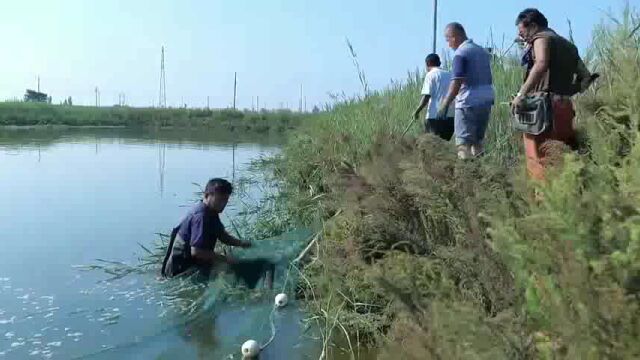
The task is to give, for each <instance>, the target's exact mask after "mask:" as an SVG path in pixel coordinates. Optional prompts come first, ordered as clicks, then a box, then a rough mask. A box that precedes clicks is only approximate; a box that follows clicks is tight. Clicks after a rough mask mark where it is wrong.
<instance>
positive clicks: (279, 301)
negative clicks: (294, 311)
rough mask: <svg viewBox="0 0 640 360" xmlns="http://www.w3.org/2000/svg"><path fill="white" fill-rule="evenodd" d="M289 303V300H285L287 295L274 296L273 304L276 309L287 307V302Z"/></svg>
mask: <svg viewBox="0 0 640 360" xmlns="http://www.w3.org/2000/svg"><path fill="white" fill-rule="evenodd" d="M288 301H289V299H288V298H287V294H284V293H280V294H278V295H276V300H275V304H276V306H277V307H279V308H280V307H284V306H287V302H288Z"/></svg>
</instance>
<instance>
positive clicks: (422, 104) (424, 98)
mask: <svg viewBox="0 0 640 360" xmlns="http://www.w3.org/2000/svg"><path fill="white" fill-rule="evenodd" d="M430 98H431V96H430V95H422V97H421V98H420V104H418V107H417V108H416V111H414V112H413V118H414V119H417V118H418V117H419V116H420V112H421V111H422V110H424V108H425V107H427V104H429V99H430Z"/></svg>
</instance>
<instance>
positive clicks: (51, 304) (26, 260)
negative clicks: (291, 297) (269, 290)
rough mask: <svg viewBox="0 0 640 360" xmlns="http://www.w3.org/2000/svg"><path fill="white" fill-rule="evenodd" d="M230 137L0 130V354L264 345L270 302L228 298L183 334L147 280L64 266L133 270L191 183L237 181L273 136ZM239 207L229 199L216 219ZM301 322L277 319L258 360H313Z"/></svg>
mask: <svg viewBox="0 0 640 360" xmlns="http://www.w3.org/2000/svg"><path fill="white" fill-rule="evenodd" d="M236 139H237V140H238V141H239V142H238V143H237V144H234V142H233V137H232V136H230V135H229V134H221V133H219V132H217V133H216V132H203V131H177V130H162V131H153V132H150V131H142V130H129V129H53V128H52V129H26V130H25V129H23V130H15V129H13V130H7V129H5V130H0V233H2V240H0V241H1V243H2V252H1V253H0V254H1V256H2V260H1V261H0V359H25V358H33V359H38V358H44V359H73V358H87V359H128V358H131V359H173V358H178V357H179V358H181V359H198V358H200V359H239V358H241V356H240V353H239V349H240V345H241V344H242V342H243V341H244V340H246V339H248V338H250V337H251V336H254V337H256V336H259V337H261V338H260V339H256V340H259V341H264V340H265V339H264V337H265V336H266V337H268V335H269V333H270V332H269V319H268V316H266V315H268V314H269V311H270V304H269V303H266V304H265V303H264V302H254V303H242V302H236V303H233V302H231V303H228V304H225V305H221V308H219V309H217V310H216V314H215V316H210V317H206V316H205V317H203V318H201V319H199V321H198V323H197V325H193V324H191V325H189V326H186V325H181V324H182V323H181V322H180V321H179V319H176V318H175V317H171V316H165V315H164V314H166V313H167V311H166V308H165V306H164V304H163V298H162V296H161V294H160V292H159V291H160V290H159V286H158V283H159V281H158V279H157V278H156V274H155V273H149V274H139V275H131V276H127V277H125V278H123V279H121V280H118V281H113V282H103V281H102V280H105V278H107V274H105V273H104V272H101V271H93V272H86V271H85V272H83V271H79V270H78V269H76V268H74V267H73V265H86V264H95V263H96V259H107V260H116V261H121V262H126V263H130V264H134V263H136V261H138V258H139V256H140V255H141V247H140V246H139V245H138V243H140V244H143V245H147V246H150V244H152V243H153V242H154V241H155V240H156V239H157V236H156V235H155V234H156V233H159V232H163V233H166V232H168V231H170V229H171V227H173V226H174V225H175V224H176V223H177V222H178V221H179V219H180V218H181V217H182V216H183V215H184V213H185V212H186V211H187V207H188V206H190V204H191V203H192V201H193V199H194V198H195V192H196V191H198V190H199V188H198V187H197V186H195V185H194V184H193V183H194V182H195V183H200V184H203V183H204V182H206V181H207V180H208V179H209V178H211V177H226V178H228V179H230V180H231V179H237V178H239V177H241V176H243V175H245V174H246V173H247V172H248V171H249V170H248V166H247V165H248V164H249V163H250V162H251V160H253V159H257V158H259V157H262V156H265V155H269V154H272V153H274V152H276V151H278V148H279V144H280V143H281V142H282V139H278V138H271V137H265V136H261V137H260V138H258V139H255V138H254V139H251V138H250V137H249V136H244V137H243V138H240V137H237V138H236ZM252 191H253V192H254V193H253V194H251V196H252V197H254V198H256V199H259V197H260V193H259V190H251V189H250V190H249V193H251V192H252ZM240 210H241V206H240V204H239V203H238V202H237V201H236V202H234V201H233V200H232V202H231V203H230V205H229V207H228V208H227V210H226V211H225V214H224V215H223V217H222V220H223V222H224V223H226V224H227V225H228V224H229V222H228V221H229V219H230V218H233V216H234V215H235V214H237V212H238V211H240ZM247 291H249V290H247ZM251 314H254V315H255V316H253V317H252V315H251ZM265 314H266V315H265ZM303 317H304V314H302V312H301V311H300V309H299V308H298V307H297V306H295V305H293V306H290V307H288V308H287V309H285V310H283V311H279V312H278V313H277V314H276V316H275V323H276V325H277V326H278V333H277V336H276V337H275V340H274V342H273V344H272V345H270V347H269V348H268V349H267V350H268V351H265V352H264V354H263V356H262V358H263V359H317V358H318V355H319V348H318V344H317V341H311V340H308V337H306V335H305V333H306V332H305V330H304V328H303V327H304V326H303V323H302V319H303ZM244 319H253V320H252V321H254V322H253V323H250V322H247V321H245V320H244ZM255 319H258V321H259V323H260V332H258V331H257V330H258V329H256V326H257V325H256V323H255V321H256V320H255Z"/></svg>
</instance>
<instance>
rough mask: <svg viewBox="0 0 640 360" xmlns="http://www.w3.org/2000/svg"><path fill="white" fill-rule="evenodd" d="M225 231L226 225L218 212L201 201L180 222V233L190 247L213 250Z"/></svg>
mask: <svg viewBox="0 0 640 360" xmlns="http://www.w3.org/2000/svg"><path fill="white" fill-rule="evenodd" d="M223 233H224V226H223V225H222V222H221V221H220V217H219V216H218V214H217V213H215V212H213V211H211V210H209V209H208V208H207V206H206V205H205V204H204V203H203V202H202V201H201V202H199V203H198V204H197V205H196V206H195V207H194V208H193V209H192V210H191V211H190V212H189V214H188V215H187V216H186V217H185V218H184V219H183V220H182V222H181V223H180V229H179V230H178V235H180V237H181V238H182V239H184V241H185V242H186V243H188V244H189V246H190V247H194V248H198V249H203V250H213V249H214V248H215V246H216V241H217V240H218V239H219V238H220V237H221V236H222V234H223Z"/></svg>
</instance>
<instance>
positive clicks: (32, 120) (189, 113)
mask: <svg viewBox="0 0 640 360" xmlns="http://www.w3.org/2000/svg"><path fill="white" fill-rule="evenodd" d="M312 116H314V115H311V114H306V113H305V114H300V113H294V112H292V111H289V110H276V111H266V110H263V111H261V112H242V111H238V110H233V109H215V110H213V109H212V110H208V109H161V108H133V107H124V106H123V107H120V106H114V107H89V106H64V105H51V104H41V103H22V102H7V103H0V126H39V125H63V126H124V127H219V126H224V127H225V128H227V129H229V130H231V131H234V130H249V131H257V132H267V131H285V130H287V129H291V128H295V127H296V126H297V125H299V124H300V121H301V120H302V119H304V118H310V117H312Z"/></svg>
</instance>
